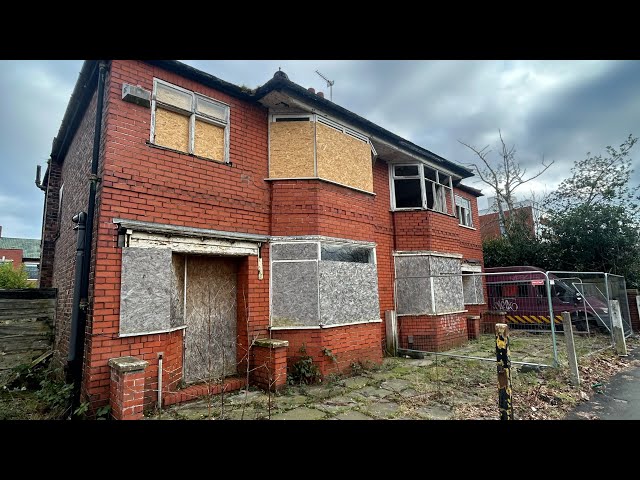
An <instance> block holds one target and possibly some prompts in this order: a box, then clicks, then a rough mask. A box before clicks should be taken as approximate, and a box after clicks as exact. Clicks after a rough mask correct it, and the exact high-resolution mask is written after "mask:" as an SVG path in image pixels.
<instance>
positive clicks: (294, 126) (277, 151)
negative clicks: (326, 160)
mask: <svg viewBox="0 0 640 480" xmlns="http://www.w3.org/2000/svg"><path fill="white" fill-rule="evenodd" d="M287 120H291V121H276V122H271V123H270V124H269V177H271V178H300V177H315V176H316V173H315V168H314V158H313V157H314V153H313V152H314V148H315V146H314V142H315V138H314V135H315V133H314V132H315V130H314V129H315V124H314V123H313V122H311V121H310V119H309V118H306V117H290V118H287Z"/></svg>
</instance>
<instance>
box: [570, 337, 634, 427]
mask: <svg viewBox="0 0 640 480" xmlns="http://www.w3.org/2000/svg"><path fill="white" fill-rule="evenodd" d="M629 359H633V360H634V363H636V366H635V367H633V368H632V369H631V370H627V371H624V372H620V373H618V374H616V375H614V376H613V377H611V380H610V381H609V382H607V383H606V384H605V385H604V386H603V388H601V392H602V393H595V394H594V395H593V396H592V397H591V400H590V401H588V402H585V403H581V404H580V405H579V406H578V407H576V408H575V409H574V410H573V411H572V412H570V413H569V414H568V415H567V416H566V417H565V420H598V419H599V420H640V348H636V349H634V350H633V351H630V352H629Z"/></svg>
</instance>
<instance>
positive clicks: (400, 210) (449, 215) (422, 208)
mask: <svg viewBox="0 0 640 480" xmlns="http://www.w3.org/2000/svg"><path fill="white" fill-rule="evenodd" d="M389 211H390V212H392V213H395V212H418V211H424V212H431V213H437V214H438V215H444V216H445V217H451V218H456V216H455V215H452V214H450V213H445V212H440V211H438V210H433V209H431V208H424V207H411V208H392V209H390V210H389ZM467 228H469V227H467ZM474 230H475V229H474Z"/></svg>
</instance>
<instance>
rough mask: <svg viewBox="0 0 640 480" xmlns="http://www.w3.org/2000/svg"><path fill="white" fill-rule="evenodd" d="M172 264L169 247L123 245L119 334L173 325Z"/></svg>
mask: <svg viewBox="0 0 640 480" xmlns="http://www.w3.org/2000/svg"><path fill="white" fill-rule="evenodd" d="M171 268H172V260H171V250H169V249H167V248H138V247H128V248H123V249H122V273H121V282H120V335H141V334H143V333H150V332H160V331H167V330H169V329H170V328H171V310H172V308H171V303H172V298H171V286H172V277H173V275H172V273H171Z"/></svg>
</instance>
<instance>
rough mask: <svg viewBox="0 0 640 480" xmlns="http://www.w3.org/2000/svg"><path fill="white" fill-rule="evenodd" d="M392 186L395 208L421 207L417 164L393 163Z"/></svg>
mask: <svg viewBox="0 0 640 480" xmlns="http://www.w3.org/2000/svg"><path fill="white" fill-rule="evenodd" d="M393 169H394V173H393V186H394V191H395V200H396V208H421V207H422V205H423V201H422V190H421V188H420V169H419V166H418V165H395V166H394V167H393Z"/></svg>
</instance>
